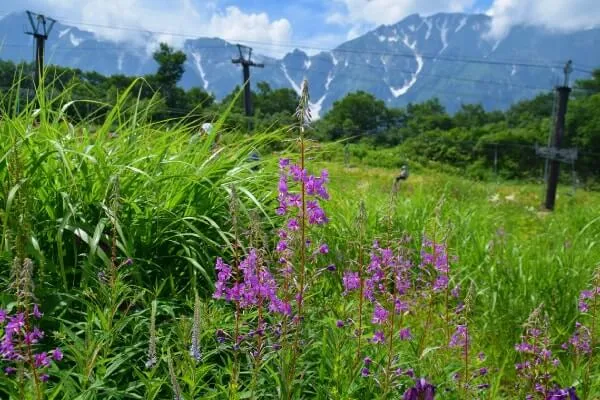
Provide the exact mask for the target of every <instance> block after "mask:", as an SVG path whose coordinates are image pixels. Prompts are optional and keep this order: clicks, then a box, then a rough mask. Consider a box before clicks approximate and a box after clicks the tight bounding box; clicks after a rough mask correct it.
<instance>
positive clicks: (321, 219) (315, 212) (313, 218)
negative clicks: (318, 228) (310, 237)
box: [306, 200, 329, 225]
mask: <svg viewBox="0 0 600 400" xmlns="http://www.w3.org/2000/svg"><path fill="white" fill-rule="evenodd" d="M306 212H307V214H308V223H309V224H311V225H323V224H326V223H327V222H328V221H329V220H328V219H327V216H326V215H325V212H324V211H323V209H322V208H321V207H319V204H318V203H317V202H316V201H311V200H309V201H308V202H307V203H306Z"/></svg>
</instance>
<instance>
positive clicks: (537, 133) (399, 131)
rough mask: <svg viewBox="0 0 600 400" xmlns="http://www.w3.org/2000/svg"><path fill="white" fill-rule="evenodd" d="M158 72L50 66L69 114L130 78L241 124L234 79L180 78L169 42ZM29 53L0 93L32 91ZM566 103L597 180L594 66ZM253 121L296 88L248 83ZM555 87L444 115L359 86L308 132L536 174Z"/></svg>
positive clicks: (513, 173) (290, 99)
mask: <svg viewBox="0 0 600 400" xmlns="http://www.w3.org/2000/svg"><path fill="white" fill-rule="evenodd" d="M153 56H154V60H155V61H156V62H157V64H158V70H157V72H156V73H155V74H151V75H146V76H144V77H143V79H139V77H132V76H125V75H112V76H104V75H101V74H99V73H97V72H86V71H81V70H79V69H71V68H64V67H58V66H49V67H47V70H46V73H45V84H46V86H47V88H48V90H54V91H68V96H69V98H70V99H73V100H81V101H78V102H75V103H73V106H72V107H70V108H69V109H68V110H67V113H68V116H69V117H70V118H72V119H73V120H74V121H75V122H77V121H78V120H90V119H92V118H98V119H100V120H101V119H102V118H103V117H104V116H105V115H106V113H107V112H109V110H110V107H109V105H112V104H115V103H116V102H117V99H118V98H119V95H120V94H122V93H123V92H124V91H125V90H127V89H128V88H131V92H132V96H130V97H131V100H130V101H131V102H141V103H142V105H150V107H149V109H150V110H151V112H150V114H151V115H150V118H152V119H155V120H168V119H171V118H182V117H183V118H186V119H188V120H190V122H192V123H196V122H197V123H198V124H200V123H201V122H206V121H210V120H214V119H216V118H217V117H218V116H219V115H221V114H222V113H223V112H224V111H225V110H229V114H228V118H227V122H226V125H227V128H230V129H236V130H240V131H247V129H248V118H247V117H246V116H245V115H244V107H243V98H242V96H241V95H240V87H236V88H235V89H234V90H233V91H232V92H231V93H230V94H229V95H228V96H226V97H225V98H224V99H223V100H221V101H220V102H217V101H216V99H215V98H214V96H213V95H212V94H210V93H207V92H206V91H205V90H203V89H200V88H191V89H189V90H184V89H182V88H181V87H178V86H177V83H178V82H179V80H180V79H181V77H182V75H183V72H184V63H185V61H186V55H185V53H183V52H182V51H176V50H174V49H173V48H171V47H169V46H168V45H166V44H161V45H160V47H159V48H158V49H157V50H156V52H155V53H154V55H153ZM32 75H33V64H32V63H21V64H14V63H12V62H10V61H1V60H0V93H7V92H8V93H12V92H14V90H13V91H12V92H11V91H10V90H9V88H10V87H11V86H13V84H14V82H19V84H20V92H22V93H25V95H22V96H20V99H19V101H20V102H22V103H25V102H27V101H29V100H31V97H32V95H33V82H32V80H31V79H19V77H27V78H29V77H31V76H32ZM574 89H575V90H574V92H573V93H572V95H571V100H570V102H569V106H568V114H567V131H566V136H565V138H564V141H563V147H576V148H577V149H578V151H579V158H578V160H577V163H576V165H575V167H576V171H577V173H578V175H579V177H580V178H582V179H584V180H590V181H591V180H594V178H596V179H597V178H598V175H599V171H600V69H597V70H595V71H594V73H593V75H592V77H591V78H590V79H587V80H582V81H578V82H576V84H575V88H574ZM252 98H253V104H254V116H253V117H252V120H253V124H252V125H253V127H254V129H257V130H268V129H278V128H283V127H287V126H290V125H292V124H293V123H294V118H293V114H294V112H295V109H296V105H297V104H298V96H297V94H296V93H295V91H294V90H292V89H288V88H282V89H273V88H271V87H270V86H269V85H268V84H267V83H266V82H259V83H258V84H257V85H256V90H253V91H252ZM0 101H1V102H2V103H3V104H2V106H3V107H2V109H3V110H7V109H11V108H10V107H8V103H10V102H14V98H13V97H11V95H10V94H7V95H3V96H1V99H0ZM554 102H555V96H554V93H541V94H539V95H538V96H536V97H535V98H533V99H529V100H524V101H520V102H518V103H516V104H514V105H513V106H511V107H510V108H509V109H508V110H506V111H499V110H496V111H486V110H485V109H484V108H483V107H482V106H481V105H480V104H463V105H462V106H461V108H460V109H459V110H458V111H457V112H456V113H455V114H454V115H450V114H449V113H448V112H447V111H446V109H445V108H444V106H443V105H442V104H441V103H440V101H439V100H438V99H436V98H434V99H430V100H428V101H425V102H423V103H419V104H409V105H408V106H407V107H405V108H391V107H388V106H387V105H386V104H385V102H383V101H381V100H379V99H377V98H375V97H374V96H373V95H371V94H369V93H366V92H362V91H358V92H354V93H350V94H348V95H347V96H346V97H344V98H342V99H340V100H338V101H336V102H335V103H334V104H333V107H332V108H331V110H330V111H329V112H328V113H326V114H325V115H324V116H323V117H322V118H321V119H320V120H318V121H316V122H315V123H314V124H313V129H312V131H311V134H312V135H313V137H314V138H315V139H318V140H321V141H336V140H346V141H351V142H363V143H364V144H365V145H366V146H370V147H381V146H386V147H392V146H399V147H400V148H401V152H402V153H403V154H406V155H410V158H411V159H416V160H418V161H419V162H423V163H431V162H436V163H440V164H442V165H451V166H453V167H456V168H461V169H465V170H468V171H470V172H471V173H472V174H473V175H475V176H479V177H483V176H485V173H486V172H489V171H490V170H491V169H493V168H499V170H500V171H499V172H500V174H501V175H502V176H503V177H504V178H507V179H515V178H531V177H537V176H539V175H540V165H541V164H542V161H541V159H540V158H539V157H538V156H536V154H535V151H534V150H533V147H534V146H535V145H536V144H540V145H543V144H546V143H547V141H548V136H549V134H550V133H551V130H552V126H553V120H552V117H553V109H554Z"/></svg>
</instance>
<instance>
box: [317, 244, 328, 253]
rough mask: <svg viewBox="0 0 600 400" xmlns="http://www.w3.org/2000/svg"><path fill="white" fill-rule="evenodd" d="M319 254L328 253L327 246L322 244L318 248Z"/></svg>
mask: <svg viewBox="0 0 600 400" xmlns="http://www.w3.org/2000/svg"><path fill="white" fill-rule="evenodd" d="M319 253H321V254H327V253H329V246H327V245H326V244H325V243H323V244H322V245H321V246H319Z"/></svg>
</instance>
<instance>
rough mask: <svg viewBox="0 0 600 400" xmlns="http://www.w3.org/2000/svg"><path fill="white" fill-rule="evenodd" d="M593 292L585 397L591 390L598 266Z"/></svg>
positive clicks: (599, 279)
mask: <svg viewBox="0 0 600 400" xmlns="http://www.w3.org/2000/svg"><path fill="white" fill-rule="evenodd" d="M593 290H594V292H595V293H594V299H593V302H592V312H591V316H592V325H591V328H590V329H591V330H590V357H589V361H588V363H587V366H586V369H585V377H584V379H583V383H584V387H585V390H586V393H585V394H586V395H587V394H589V392H590V390H591V383H590V373H591V368H592V362H593V360H594V348H595V347H596V317H597V315H598V306H599V305H598V297H600V292H599V291H600V265H599V266H598V267H597V268H596V271H595V273H594V283H593Z"/></svg>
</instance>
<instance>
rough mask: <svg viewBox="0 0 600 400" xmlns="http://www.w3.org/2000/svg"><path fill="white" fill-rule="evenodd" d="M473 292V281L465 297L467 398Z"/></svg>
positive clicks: (464, 357)
mask: <svg viewBox="0 0 600 400" xmlns="http://www.w3.org/2000/svg"><path fill="white" fill-rule="evenodd" d="M473 292H474V286H473V283H471V286H470V287H469V291H468V293H467V296H466V298H465V310H464V316H465V317H464V325H465V338H464V339H465V340H464V344H463V359H464V364H465V372H464V378H463V385H462V386H463V389H464V391H465V398H467V397H468V395H469V389H468V383H469V345H470V342H471V334H470V332H469V312H470V311H471V306H472V303H473Z"/></svg>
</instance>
